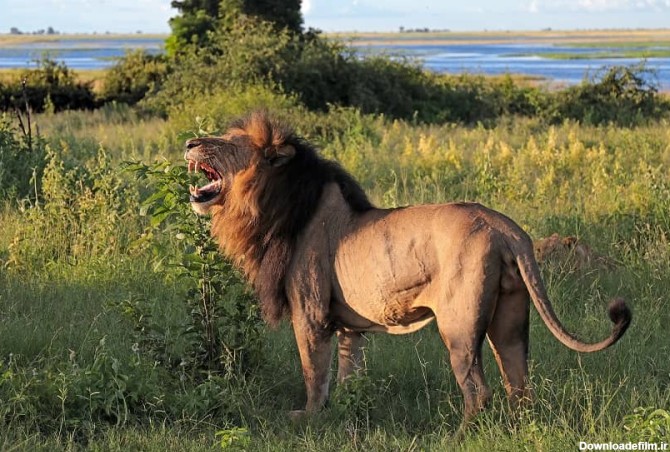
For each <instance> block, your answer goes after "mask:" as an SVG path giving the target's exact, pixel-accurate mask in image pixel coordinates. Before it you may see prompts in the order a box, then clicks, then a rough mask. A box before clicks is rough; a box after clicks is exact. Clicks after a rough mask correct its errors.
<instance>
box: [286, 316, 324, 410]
mask: <svg viewBox="0 0 670 452" xmlns="http://www.w3.org/2000/svg"><path fill="white" fill-rule="evenodd" d="M295 317H296V315H295V313H293V331H294V333H295V339H296V342H297V344H298V351H299V353H300V361H301V363H302V374H303V377H304V378H305V388H306V390H307V404H306V405H305V411H306V412H307V413H308V414H311V413H314V412H316V411H318V410H319V409H321V408H322V407H323V405H324V404H325V403H326V400H327V399H328V383H329V378H330V361H331V346H330V339H331V337H332V333H331V332H330V331H329V330H328V329H326V328H316V327H314V326H313V325H309V322H306V321H305V319H304V317H303V318H299V319H296V318H295ZM292 414H293V415H294V416H295V415H299V414H301V413H300V412H294V413H292Z"/></svg>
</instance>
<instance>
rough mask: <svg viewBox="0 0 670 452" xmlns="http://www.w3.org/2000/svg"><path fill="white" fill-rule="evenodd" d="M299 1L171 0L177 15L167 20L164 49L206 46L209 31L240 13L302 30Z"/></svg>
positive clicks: (224, 25)
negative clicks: (177, 12)
mask: <svg viewBox="0 0 670 452" xmlns="http://www.w3.org/2000/svg"><path fill="white" fill-rule="evenodd" d="M300 4H301V0H284V1H282V0H173V2H172V7H173V8H176V9H177V10H178V11H179V13H180V14H179V15H178V16H176V17H173V18H172V19H170V27H171V28H172V35H171V36H170V38H168V41H167V43H166V49H167V52H168V54H169V55H171V56H173V55H175V54H178V53H180V52H182V51H185V49H186V48H187V47H188V46H189V45H190V44H194V45H196V46H197V47H206V46H207V45H208V43H209V34H210V32H212V31H215V30H220V29H224V30H225V29H226V28H229V27H231V26H232V25H233V23H234V21H236V20H237V19H238V18H239V17H240V15H247V16H256V17H259V18H261V19H263V20H266V21H268V22H271V23H273V24H275V26H276V27H277V28H278V29H284V28H286V29H288V30H289V31H291V32H293V33H301V32H302V13H301V12H300Z"/></svg>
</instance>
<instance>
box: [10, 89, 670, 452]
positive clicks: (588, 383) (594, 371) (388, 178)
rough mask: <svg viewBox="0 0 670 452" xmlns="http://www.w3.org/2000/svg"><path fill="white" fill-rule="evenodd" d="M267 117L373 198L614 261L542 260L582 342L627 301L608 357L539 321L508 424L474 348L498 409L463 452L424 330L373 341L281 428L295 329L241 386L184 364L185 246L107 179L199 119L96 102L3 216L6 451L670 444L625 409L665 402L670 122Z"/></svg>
mask: <svg viewBox="0 0 670 452" xmlns="http://www.w3.org/2000/svg"><path fill="white" fill-rule="evenodd" d="M240 102H241V104H240V105H242V104H243V102H244V101H243V100H241V101H240ZM282 102H283V101H282ZM282 105H283V106H284V107H285V108H286V109H285V110H284V111H285V112H288V113H287V114H292V115H293V118H292V120H293V122H294V123H295V125H296V127H297V128H298V129H299V131H300V132H301V133H303V134H304V135H306V136H307V137H308V138H310V139H311V140H313V141H314V142H316V143H317V144H318V145H319V146H320V147H321V149H322V152H323V153H324V155H326V156H328V157H332V158H336V159H337V160H339V161H340V162H341V163H342V164H343V165H344V166H345V167H347V168H348V169H349V170H350V171H352V172H353V174H354V175H355V176H356V177H357V178H358V179H359V180H360V181H361V182H362V183H363V185H364V187H365V188H366V190H367V191H368V192H369V193H371V196H372V198H373V199H374V200H375V202H376V203H377V204H379V205H381V206H389V207H391V206H399V205H405V204H410V203H422V202H447V201H455V200H463V199H466V200H471V201H478V202H482V203H485V204H487V205H490V206H492V207H494V208H496V209H499V210H501V211H503V212H505V213H507V214H508V215H510V216H512V217H513V218H515V219H516V220H517V221H518V222H519V223H521V224H522V225H523V226H524V227H525V228H526V229H528V230H529V231H530V232H531V234H532V235H533V236H535V237H540V236H546V235H549V234H551V233H553V232H558V233H560V234H562V235H570V234H574V235H577V236H579V237H580V238H582V239H583V240H585V241H586V242H587V243H589V244H590V245H591V246H592V247H594V248H595V249H596V250H597V251H598V252H600V253H602V254H606V255H608V256H610V257H612V258H613V259H614V260H615V261H616V262H617V263H618V265H617V267H616V268H614V269H611V270H605V269H589V270H588V271H578V270H576V269H574V268H568V267H561V266H560V265H556V266H547V267H545V268H544V270H543V271H544V276H545V280H546V282H547V285H548V288H549V293H550V296H551V299H552V301H553V303H554V306H555V309H556V311H557V313H558V315H559V317H560V318H561V319H562V320H563V321H564V323H565V324H566V325H567V327H568V328H569V329H570V330H571V331H574V332H576V334H578V335H579V336H580V337H583V338H585V339H589V340H595V339H597V338H601V337H603V336H604V335H606V334H607V332H608V330H609V326H610V325H609V321H608V320H607V318H606V314H605V306H606V304H607V302H608V300H609V299H610V298H611V297H612V296H614V295H621V296H623V297H625V298H626V299H627V300H628V301H629V302H630V304H631V306H632V309H633V312H634V320H633V325H632V327H631V329H630V330H629V332H627V333H626V335H625V336H624V338H623V339H622V340H621V341H620V342H619V343H618V344H617V345H616V346H615V347H613V348H612V349H610V350H607V351H605V352H601V353H597V354H593V355H578V354H576V353H574V352H571V351H569V350H567V349H566V348H565V347H563V346H562V345H560V344H559V343H558V342H557V341H556V340H555V339H554V338H553V337H552V336H551V334H550V333H549V332H548V330H547V329H546V328H545V327H544V325H543V324H542V322H541V320H540V319H539V317H538V316H537V315H536V314H535V313H532V314H531V384H532V386H533V387H534V389H535V393H536V400H535V403H534V404H533V405H532V407H531V408H530V409H529V410H528V411H527V412H523V413H522V414H521V416H520V419H519V422H516V423H515V422H514V420H513V418H512V417H511V416H510V415H509V412H508V407H507V404H506V401H505V397H504V391H503V390H502V385H501V383H500V376H499V374H498V371H497V368H496V366H495V363H494V361H493V359H492V356H491V353H490V351H488V348H486V352H485V357H484V361H485V363H484V364H485V371H486V375H487V378H488V380H489V383H490V384H491V386H492V388H493V390H494V394H495V395H494V400H493V403H492V407H491V409H490V410H488V411H487V412H486V413H484V414H483V415H482V416H481V418H480V425H479V426H478V427H477V428H475V429H473V431H471V432H470V433H469V434H468V435H467V437H466V438H465V439H464V440H463V442H461V443H456V442H454V440H453V439H452V434H453V433H454V431H455V429H456V427H457V425H458V423H459V422H460V419H461V410H462V400H461V395H460V391H459V390H458V387H457V385H456V382H455V381H454V378H453V375H452V373H451V369H450V366H449V364H448V355H447V353H446V349H445V347H444V345H443V344H442V343H441V341H440V339H439V336H438V334H437V332H436V329H435V327H434V325H430V326H429V327H427V328H425V329H424V330H422V331H420V332H417V333H414V334H411V335H407V336H401V337H397V336H394V337H392V336H386V335H369V336H368V346H367V351H366V356H365V361H366V364H367V368H368V371H367V373H366V374H365V375H362V376H360V377H356V378H355V379H354V380H353V381H351V383H350V384H349V385H347V387H342V388H336V389H335V391H334V393H333V395H332V399H331V402H330V405H329V407H327V408H326V409H325V410H324V411H323V412H322V413H320V414H319V415H317V416H315V417H314V418H311V419H308V420H305V421H304V422H302V423H294V422H292V421H290V420H289V419H288V417H287V416H286V413H287V412H288V411H289V410H291V409H296V408H300V407H301V404H302V403H304V394H303V383H302V376H301V371H300V364H299V360H298V356H297V351H296V348H295V344H294V341H293V338H292V333H291V331H290V327H289V325H284V326H283V327H282V328H280V330H279V331H263V332H262V334H263V336H264V337H263V343H264V344H265V345H264V346H263V349H262V353H263V362H262V364H261V365H260V366H259V367H258V368H254V370H253V371H251V372H249V373H247V374H235V375H232V376H231V375H228V376H226V375H225V374H217V373H216V372H209V373H207V372H205V373H202V374H200V375H198V376H197V378H196V377H194V375H193V374H190V373H189V372H187V371H186V370H185V366H184V365H183V362H184V361H183V359H182V358H183V357H184V356H187V355H186V351H187V350H188V348H189V347H190V344H191V343H192V339H191V338H192V336H189V333H188V332H187V330H186V329H185V325H187V324H188V321H187V320H188V319H189V316H190V315H191V313H189V312H187V311H186V309H185V307H184V306H185V305H184V303H183V300H184V298H185V297H188V296H189V295H188V291H189V287H188V284H186V283H185V282H184V280H183V279H180V278H179V277H177V276H176V275H175V273H174V272H173V271H172V270H171V267H170V266H168V265H165V264H166V263H167V256H168V255H169V254H170V253H172V254H173V255H174V253H177V249H178V247H179V246H181V244H180V242H179V240H178V238H177V237H175V236H167V237H162V238H161V239H160V240H158V239H157V237H156V236H155V235H156V234H159V232H160V231H159V230H154V232H152V233H148V232H147V226H148V225H149V224H150V218H149V217H147V216H146V212H144V211H143V209H142V208H141V202H142V200H143V199H145V198H146V197H147V196H149V195H150V194H151V191H150V190H149V189H147V187H146V186H145V183H146V182H144V181H137V180H135V179H134V177H132V175H129V174H128V173H124V172H121V170H120V162H121V161H124V160H127V159H142V160H144V161H145V162H147V163H149V162H151V161H168V162H179V161H180V159H181V154H182V151H181V149H180V148H181V143H179V142H178V141H177V139H176V138H174V137H175V136H176V135H177V133H176V130H189V128H196V127H198V124H196V122H195V121H193V123H192V124H188V119H187V116H188V115H187V114H186V113H184V114H183V115H181V116H179V115H176V116H175V119H173V120H172V121H164V120H159V119H156V118H145V117H142V116H140V115H138V114H137V113H135V112H132V111H130V110H127V109H123V108H111V107H110V108H109V109H103V110H99V111H97V112H95V113H93V114H91V113H76V112H68V113H59V114H56V115H45V116H40V117H39V118H38V123H39V124H40V130H41V133H42V135H43V136H44V138H45V139H46V141H47V143H48V147H49V152H48V153H47V154H46V156H47V157H46V158H47V161H46V162H45V170H44V172H43V174H42V175H41V185H40V187H41V189H40V194H39V196H38V197H37V199H36V200H32V201H31V202H29V203H25V202H18V201H17V200H16V199H11V198H10V199H5V200H4V205H3V207H2V209H0V224H2V227H0V264H1V266H0V448H1V449H3V450H54V449H64V450H79V449H81V450H84V449H92V450H96V449H97V450H121V449H123V450H128V449H141V450H214V449H219V448H221V443H222V442H223V441H224V440H226V441H229V442H230V443H231V444H232V446H231V447H236V445H237V446H239V447H240V448H246V449H248V450H282V451H283V450H338V451H339V450H351V451H353V450H368V449H369V450H487V449H491V448H492V447H493V446H492V445H495V449H496V450H569V449H575V448H576V447H577V446H578V443H579V441H582V440H583V441H589V442H607V441H628V440H631V441H632V440H638V439H639V438H640V436H639V435H643V437H645V438H648V439H649V438H652V439H653V438H656V439H658V438H659V437H658V436H653V435H655V434H660V435H661V436H660V437H663V436H662V435H666V436H665V438H667V435H668V434H670V433H668V432H670V430H668V429H667V428H666V429H665V430H663V428H665V427H663V425H662V423H661V424H658V423H656V424H654V423H653V422H652V421H650V420H649V419H651V418H650V417H649V416H650V414H649V413H650V411H644V412H642V411H638V412H637V414H636V411H635V410H636V408H638V407H643V408H660V409H663V410H666V411H667V410H668V408H669V407H670V386H668V384H667V383H668V375H670V364H669V363H668V360H667V356H668V353H669V352H670V342H669V341H668V340H667V333H666V331H665V325H667V323H668V322H669V321H670V314H668V309H667V303H666V297H667V294H668V293H669V292H670V274H669V273H668V271H667V269H668V268H669V266H670V241H669V239H670V237H669V235H670V214H669V212H670V201H669V200H670V192H669V190H670V175H669V172H668V168H669V166H670V145H669V144H668V143H670V132H669V131H668V130H669V128H668V124H667V123H663V122H661V123H656V124H651V125H648V126H644V127H638V128H635V129H627V128H617V127H613V126H601V127H590V126H589V127H586V126H581V125H578V124H575V123H572V122H566V123H564V124H561V125H556V126H551V127H550V126H546V125H543V124H542V123H540V122H537V121H535V120H532V119H510V120H508V121H502V122H501V123H500V124H499V125H497V126H496V127H492V128H484V127H477V126H473V127H464V126H456V125H442V126H438V125H417V124H413V123H411V122H405V121H397V120H396V121H391V120H387V119H385V118H383V117H381V116H365V115H361V114H360V113H358V112H357V111H355V110H350V109H332V110H331V111H330V112H328V113H308V112H305V111H303V110H301V109H300V108H297V107H295V106H291V105H290V102H289V103H287V104H282ZM235 108H237V107H236V106H233V108H232V109H231V108H227V107H226V106H225V104H224V103H222V104H221V107H220V108H219V109H214V111H213V112H214V113H215V115H214V116H212V117H211V118H210V120H211V124H212V125H213V126H214V127H219V128H220V127H221V124H222V121H223V120H224V119H225V118H226V117H227V116H228V115H229V114H230V112H231V111H232V110H234V109H235ZM197 109H198V107H197V106H196V105H191V106H188V111H189V114H192V115H195V114H199V113H198V112H197V111H196V110H197ZM217 112H218V113H217ZM207 113H208V112H207V111H204V112H202V114H203V115H204V114H207ZM209 113H211V112H209ZM191 117H193V116H191ZM200 125H202V122H200ZM183 202H187V200H186V195H185V196H184V200H183ZM152 234H154V236H152ZM154 245H156V246H154ZM158 245H160V246H158ZM161 247H162V248H161ZM177 254H178V253H177ZM159 351H160V352H161V353H163V355H160V354H159V353H158V352H159ZM636 416H637V417H636ZM654 422H655V421H654ZM658 425H661V427H660V430H659V429H658V428H657V426H658ZM655 426H656V427H655ZM648 428H652V429H653V428H657V430H653V432H656V433H653V432H652V433H649V432H650V431H651V430H649V429H648ZM217 432H219V435H218V436H217ZM645 432H646V433H645ZM658 432H660V433H658ZM644 435H647V436H644Z"/></svg>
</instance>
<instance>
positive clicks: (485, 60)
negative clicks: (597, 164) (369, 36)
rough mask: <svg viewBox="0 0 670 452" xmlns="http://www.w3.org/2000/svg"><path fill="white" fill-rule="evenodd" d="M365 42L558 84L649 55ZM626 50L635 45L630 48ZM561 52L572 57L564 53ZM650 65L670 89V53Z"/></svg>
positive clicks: (433, 61)
mask: <svg viewBox="0 0 670 452" xmlns="http://www.w3.org/2000/svg"><path fill="white" fill-rule="evenodd" d="M359 47H360V48H361V50H362V51H364V52H370V53H388V54H390V55H397V56H400V55H404V56H407V57H410V58H415V59H417V60H418V61H419V62H420V63H421V64H422V65H423V66H424V67H426V68H428V69H430V70H432V71H435V72H446V73H451V74H460V73H470V74H486V75H500V74H523V75H527V76H532V77H539V78H542V79H546V80H547V81H548V82H551V84H553V85H573V84H577V83H579V82H581V81H582V80H584V78H585V77H589V76H591V75H594V74H595V73H596V72H597V71H598V70H599V69H601V68H603V67H606V66H607V67H610V66H629V65H634V64H638V63H640V62H641V61H643V59H642V58H640V57H637V58H623V57H617V58H612V57H610V58H608V57H599V58H589V57H588V56H589V55H592V54H601V53H614V52H616V51H617V50H618V49H617V48H612V47H607V48H601V47H579V48H573V47H565V46H559V45H553V44H549V45H547V44H534V43H520V44H457V45H444V44H417V45H403V44H392V45H385V44H383V43H380V44H370V43H366V44H364V45H360V46H359ZM622 50H623V49H622ZM626 50H628V51H630V50H629V48H627V49H626ZM640 50H641V49H640ZM560 54H564V55H571V56H572V57H571V58H567V59H561V57H560ZM646 67H647V68H648V69H651V70H653V71H655V76H656V77H657V80H658V83H659V88H660V89H662V90H664V91H668V90H670V57H656V58H647V59H646Z"/></svg>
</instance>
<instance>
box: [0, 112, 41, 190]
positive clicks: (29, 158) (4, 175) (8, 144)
mask: <svg viewBox="0 0 670 452" xmlns="http://www.w3.org/2000/svg"><path fill="white" fill-rule="evenodd" d="M26 119H27V118H26ZM22 124H23V125H24V128H25V133H20V132H19V131H18V130H16V128H15V127H14V125H13V124H12V122H11V121H10V120H9V118H8V117H7V116H6V115H2V116H1V117H0V197H2V198H18V199H23V198H26V197H27V196H29V195H31V194H32V195H33V196H36V194H37V192H38V191H39V186H40V183H41V174H42V170H43V169H44V165H45V153H46V144H45V142H44V140H42V139H41V138H40V137H33V136H32V130H31V126H30V125H28V122H27V120H26V121H25V122H22Z"/></svg>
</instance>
